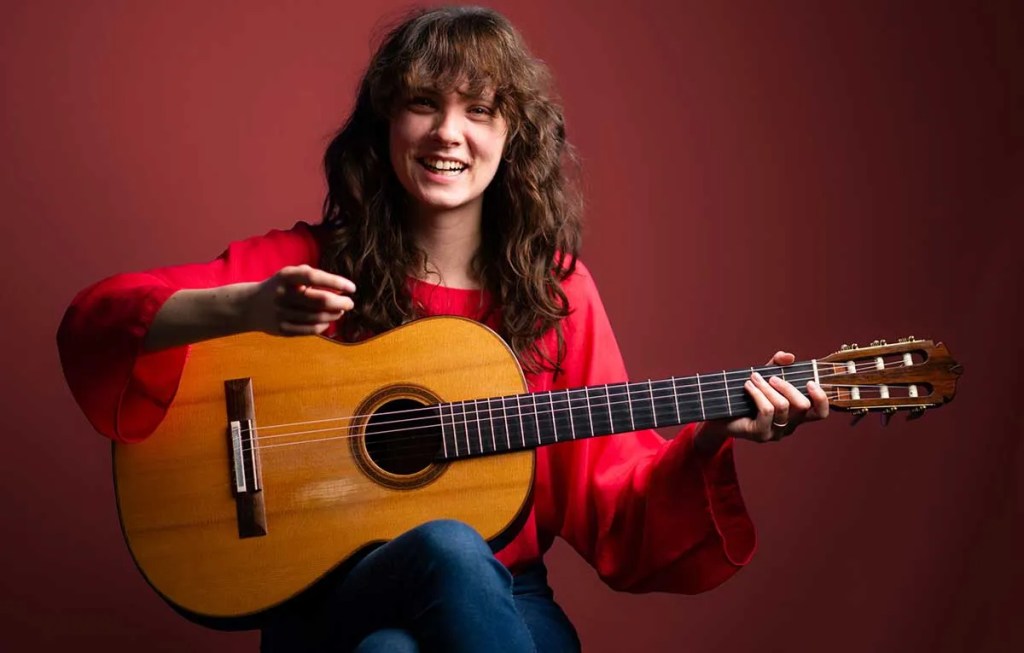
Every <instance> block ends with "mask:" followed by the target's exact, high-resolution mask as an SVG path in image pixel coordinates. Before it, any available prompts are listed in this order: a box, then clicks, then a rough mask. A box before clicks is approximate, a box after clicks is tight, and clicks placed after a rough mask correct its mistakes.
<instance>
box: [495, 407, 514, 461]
mask: <svg viewBox="0 0 1024 653" xmlns="http://www.w3.org/2000/svg"><path fill="white" fill-rule="evenodd" d="M498 401H500V402H501V417H502V419H503V420H504V421H505V451H511V450H512V431H510V430H509V428H508V407H507V406H506V405H505V397H500V398H499V399H498Z"/></svg>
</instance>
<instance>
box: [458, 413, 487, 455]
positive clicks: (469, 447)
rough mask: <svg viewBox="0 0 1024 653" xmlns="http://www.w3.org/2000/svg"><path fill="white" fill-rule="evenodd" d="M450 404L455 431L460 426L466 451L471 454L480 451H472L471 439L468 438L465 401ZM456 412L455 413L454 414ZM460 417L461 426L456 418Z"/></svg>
mask: <svg viewBox="0 0 1024 653" xmlns="http://www.w3.org/2000/svg"><path fill="white" fill-rule="evenodd" d="M451 406H452V424H453V425H455V428H456V431H457V430H458V429H459V428H462V431H463V436H464V438H465V442H466V451H467V452H468V453H469V454H470V455H472V454H474V453H481V452H480V451H476V452H474V451H473V445H472V441H471V440H470V439H469V424H468V423H467V422H466V404H465V402H461V401H460V402H459V403H454V404H452V405H451ZM456 413H457V414H456ZM460 417H461V418H462V426H461V427H460V426H459V424H458V419H459V418H460Z"/></svg>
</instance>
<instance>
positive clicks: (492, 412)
mask: <svg viewBox="0 0 1024 653" xmlns="http://www.w3.org/2000/svg"><path fill="white" fill-rule="evenodd" d="M811 378H813V377H811V376H809V377H807V379H806V380H810V379H811ZM794 380H798V379H794ZM799 380H804V379H799ZM821 385H822V387H823V388H824V387H825V386H827V387H828V388H835V387H851V388H854V387H857V388H862V389H871V390H874V389H878V388H880V387H881V385H880V384H862V385H858V384H834V383H822V384H821ZM886 385H888V387H890V388H891V387H892V386H891V385H890V384H886ZM664 390H666V391H665V392H664V393H661V394H659V393H658V392H655V393H654V394H653V395H651V394H649V396H640V397H638V396H636V393H631V392H621V393H609V394H608V398H609V399H610V400H616V399H621V398H623V397H624V398H625V399H622V400H621V401H609V402H607V403H604V404H602V409H603V408H605V407H607V408H610V407H612V406H620V405H623V404H627V403H633V404H636V402H637V401H644V402H646V401H647V400H651V401H657V400H661V399H667V398H669V397H670V396H673V397H674V398H676V399H679V398H682V399H689V398H690V397H693V396H696V394H697V393H678V392H677V393H674V394H673V393H672V392H670V391H668V389H664ZM558 392H559V393H561V392H562V391H558ZM513 396H515V395H513ZM520 396H528V395H520ZM734 396H735V398H736V400H737V401H738V402H743V401H746V400H747V394H746V392H745V391H744V390H743V389H742V387H741V388H737V391H736V392H735V394H734V393H733V392H732V391H730V392H729V394H728V396H727V397H725V398H721V399H719V398H715V397H709V398H707V399H706V400H705V401H704V406H705V409H707V408H709V407H710V408H712V409H715V408H721V407H723V406H726V405H729V404H731V402H732V401H733V398H734ZM595 398H600V397H595ZM837 398H838V397H837ZM578 399H579V397H576V400H577V401H578ZM469 401H472V400H469ZM480 401H487V400H486V399H483V400H480ZM462 403H464V405H465V404H466V402H462ZM563 404H567V405H564V406H563ZM522 408H523V407H522V406H502V407H496V408H490V407H488V408H486V409H480V407H479V403H477V406H476V407H475V409H474V410H473V411H472V412H470V411H463V412H462V413H461V414H460V415H458V416H456V415H454V414H451V415H450V417H451V419H452V420H456V419H457V418H461V424H457V423H455V422H454V421H453V426H455V427H459V426H462V427H463V428H465V425H466V424H467V422H468V421H470V420H472V421H474V422H477V423H480V422H482V421H485V420H486V421H488V422H490V423H492V424H493V421H494V419H495V416H497V418H498V419H507V418H512V419H518V418H521V417H523V416H527V417H528V416H530V415H534V414H540V415H543V416H545V419H546V416H547V415H548V414H553V413H556V412H557V413H561V414H564V413H566V412H568V411H571V410H573V409H574V408H573V406H572V405H571V400H570V399H569V398H568V397H564V398H562V399H558V400H554V399H553V400H552V401H550V402H548V403H547V404H545V405H544V407H543V408H542V409H541V410H539V411H535V410H531V411H528V412H524V411H523V410H522ZM581 408H582V407H581V406H577V407H576V408H575V410H580V409H581ZM409 410H410V411H417V412H418V413H419V414H418V415H417V416H416V417H412V418H406V419H402V420H387V421H382V422H377V423H376V424H375V426H376V427H381V426H390V425H393V424H397V423H408V422H413V421H419V422H422V421H424V420H425V421H427V422H428V423H429V425H430V426H439V425H440V426H442V428H443V426H446V424H445V423H444V420H445V416H442V415H441V414H440V411H439V410H438V409H437V406H436V405H424V406H420V407H417V408H415V409H409ZM406 412H408V411H406ZM552 419H554V417H552ZM358 428H359V427H357V426H352V425H341V426H337V427H332V428H326V429H311V430H306V431H296V432H292V433H286V434H275V435H271V436H264V435H259V432H260V430H261V427H259V426H257V427H256V429H255V431H256V435H257V440H260V441H261V442H259V443H258V444H257V445H256V447H257V448H270V447H273V446H275V445H274V444H272V443H271V444H264V443H263V442H262V441H264V440H269V439H278V438H283V437H295V436H298V435H308V434H311V433H331V432H339V431H340V432H344V431H351V430H357V429H358ZM419 429H422V425H420V426H408V427H403V428H392V429H389V430H377V431H375V432H374V433H373V435H374V436H375V438H376V439H375V441H377V442H379V443H387V442H390V441H394V440H395V439H399V440H400V439H403V438H404V437H405V436H395V437H392V438H379V437H376V436H382V435H389V434H394V433H407V432H409V431H415V430H419ZM491 430H492V431H494V430H495V429H493V428H492V429H491ZM338 437H354V436H351V435H342V436H338ZM422 437H433V436H422ZM331 439H337V438H336V437H334V438H309V439H306V440H300V441H294V442H288V443H286V444H288V445H292V444H300V443H302V442H306V441H309V442H319V441H327V440H331ZM246 449H248V447H246Z"/></svg>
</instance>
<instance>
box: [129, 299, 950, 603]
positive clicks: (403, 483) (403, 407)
mask: <svg viewBox="0 0 1024 653" xmlns="http://www.w3.org/2000/svg"><path fill="white" fill-rule="evenodd" d="M755 369H756V370H757V371H759V372H760V373H761V374H763V375H765V376H769V375H773V374H774V375H779V376H781V377H783V378H785V379H787V380H789V381H790V382H792V383H793V384H794V385H795V386H796V387H798V388H803V387H804V386H805V385H806V382H807V381H809V380H815V381H817V382H818V383H819V384H820V385H821V386H822V388H824V389H825V390H826V392H827V393H828V396H829V401H830V404H831V406H832V408H834V409H838V410H846V411H855V412H856V413H857V414H858V415H860V416H862V415H863V414H865V413H867V412H868V411H881V412H883V413H884V417H886V418H887V417H888V416H889V415H891V414H892V413H893V412H895V411H898V410H903V409H907V410H910V411H911V416H919V415H920V414H922V413H923V412H924V411H925V409H927V408H931V407H936V406H940V405H942V404H945V403H947V402H949V401H950V400H951V399H952V398H953V396H954V394H955V391H956V381H957V378H958V376H959V375H960V373H961V368H960V366H959V365H958V364H957V363H956V362H955V361H954V360H953V359H952V358H951V357H950V354H949V352H948V351H947V349H946V348H945V347H944V346H943V345H942V344H941V343H939V344H935V343H933V342H932V341H929V340H916V339H913V338H909V339H904V340H901V341H900V342H899V343H896V344H885V343H884V342H876V343H872V345H871V346H869V347H863V348H859V347H857V346H856V345H854V346H852V347H845V346H844V348H843V349H842V350H840V351H838V352H836V353H833V354H831V355H829V356H826V357H825V358H821V359H816V360H810V361H804V362H798V363H794V364H792V365H788V366H785V367H778V366H763V367H758V368H746V369H741V370H735V371H731V372H727V371H721V372H714V373H710V374H698V375H694V376H690V377H671V378H668V379H662V380H648V381H638V382H630V383H613V384H609V385H598V386H591V387H584V388H574V389H569V390H556V391H551V392H539V393H528V392H526V383H525V380H524V377H523V373H522V371H521V369H520V367H519V365H518V363H517V361H516V358H515V356H514V355H513V354H512V352H511V350H510V349H509V348H508V346H507V345H506V344H505V343H504V342H503V341H502V340H501V338H500V337H499V336H498V335H497V334H495V333H494V332H493V331H491V330H490V329H488V328H486V327H484V326H482V325H480V324H478V323H476V322H473V321H471V320H467V319H462V318H455V317H437V318H428V319H422V320H417V321H415V322H412V323H409V324H407V325H405V326H402V327H399V328H397V329H394V330H392V331H389V332H387V333H385V334H382V335H380V336H377V337H375V338H373V339H370V340H368V341H366V342H362V343H359V344H342V343H338V342H335V341H332V340H329V339H327V338H322V337H317V336H312V337H302V338H275V337H273V336H268V335H264V334H258V333H249V334H243V335H236V336H230V337H226V338H220V339H216V340H210V341H207V342H203V343H200V344H196V345H193V346H192V348H191V352H190V355H189V357H188V360H187V363H186V364H185V368H184V372H183V375H182V378H181V383H180V386H179V388H178V392H177V395H176V397H175V399H174V401H173V404H172V405H171V407H170V408H169V410H168V412H167V415H166V417H165V418H164V419H163V421H162V422H161V424H160V425H159V427H158V428H157V429H156V430H155V432H154V433H153V434H152V435H151V436H150V437H149V438H147V439H146V440H145V441H143V442H141V443H136V444H130V445H122V444H115V445H114V450H113V464H114V477H115V485H116V491H117V505H118V511H119V514H120V518H121V525H122V528H123V530H124V536H125V539H126V541H127V543H128V546H129V548H130V550H131V553H132V556H133V557H134V559H135V561H136V563H137V565H138V567H139V569H140V570H141V571H142V573H143V574H144V576H145V577H146V579H147V581H148V582H149V583H150V584H151V585H152V586H153V587H154V588H155V589H156V591H157V592H159V593H160V594H161V595H162V596H163V597H164V598H165V599H166V600H167V601H169V602H170V603H171V604H173V605H175V606H177V607H178V608H179V609H182V610H184V611H186V612H189V613H193V614H195V615H201V616H208V617H239V616H245V615H254V614H256V613H260V612H262V611H264V610H267V609H268V608H271V607H273V606H276V605H278V604H280V603H282V602H284V601H286V600H287V599H289V598H291V597H293V596H295V595H296V594H298V593H300V592H301V591H303V590H304V589H305V588H307V587H309V586H311V585H312V584H314V583H315V582H316V581H317V580H318V579H320V578H322V577H323V576H324V575H325V574H327V573H328V572H329V571H331V570H332V569H334V568H335V567H337V566H338V565H340V564H341V563H343V562H345V561H346V560H348V559H349V558H351V557H352V556H353V555H354V554H356V553H357V552H359V551H361V550H363V549H364V548H365V547H367V546H370V545H372V544H374V543H378V542H382V541H387V540H389V539H392V538H394V537H396V536H398V535H400V534H401V533H403V532H405V531H407V530H409V529H410V528H413V527H415V526H417V525H419V524H422V523H424V522H426V521H429V520H433V519H441V518H448V519H457V520H460V521H463V522H465V523H467V524H469V525H471V526H473V527H474V528H475V529H476V530H477V531H479V532H480V534H481V535H482V536H483V537H484V538H486V539H488V540H490V541H492V543H493V544H495V545H496V546H497V545H499V544H500V543H501V542H502V541H503V538H508V537H511V536H513V535H514V534H515V532H516V529H517V527H518V525H519V520H520V519H521V518H522V517H523V516H525V514H526V506H527V505H528V499H529V495H530V490H531V486H532V483H533V473H534V452H533V450H534V449H535V448H537V447H540V446H544V445H548V444H553V443H556V442H565V441H567V440H574V439H581V438H590V437H595V436H602V435H610V434H614V433H623V432H629V431H635V430H638V429H646V428H657V427H664V426H670V425H678V424H685V423H689V422H694V421H701V420H711V419H719V418H727V417H738V416H743V415H753V414H754V412H755V411H754V407H753V404H752V402H751V400H750V399H749V397H748V396H747V394H746V393H745V391H744V389H743V382H744V381H745V380H746V379H747V378H748V377H749V375H750V373H751V372H752V371H753V370H755ZM495 454H504V455H495Z"/></svg>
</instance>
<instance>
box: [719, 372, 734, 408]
mask: <svg viewBox="0 0 1024 653" xmlns="http://www.w3.org/2000/svg"><path fill="white" fill-rule="evenodd" d="M722 387H723V388H725V403H726V407H727V408H728V409H729V415H732V414H733V413H732V399H730V398H729V377H727V376H726V375H725V370H722Z"/></svg>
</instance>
